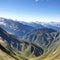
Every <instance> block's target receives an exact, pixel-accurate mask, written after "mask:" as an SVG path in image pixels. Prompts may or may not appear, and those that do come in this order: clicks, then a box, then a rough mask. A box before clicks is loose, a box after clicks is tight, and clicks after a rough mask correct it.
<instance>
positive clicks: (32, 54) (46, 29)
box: [0, 18, 60, 60]
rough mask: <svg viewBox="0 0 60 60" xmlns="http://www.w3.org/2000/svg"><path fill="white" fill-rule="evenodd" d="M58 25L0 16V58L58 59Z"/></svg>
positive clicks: (59, 58) (59, 30) (27, 59)
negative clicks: (20, 20) (21, 20)
mask: <svg viewBox="0 0 60 60" xmlns="http://www.w3.org/2000/svg"><path fill="white" fill-rule="evenodd" d="M59 25H60V24H59V23H49V24H48V23H39V22H38V23H35V22H32V23H27V22H18V21H13V20H12V19H6V18H0V60H6V59H7V60H60V27H59ZM51 26H54V28H52V27H51ZM56 27H57V28H56Z"/></svg>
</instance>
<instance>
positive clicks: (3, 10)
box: [0, 0, 60, 22]
mask: <svg viewBox="0 0 60 60" xmlns="http://www.w3.org/2000/svg"><path fill="white" fill-rule="evenodd" d="M0 17H4V18H10V19H13V20H17V21H25V22H36V21H38V22H60V0H0Z"/></svg>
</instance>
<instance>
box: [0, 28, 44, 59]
mask: <svg viewBox="0 0 60 60" xmlns="http://www.w3.org/2000/svg"><path fill="white" fill-rule="evenodd" d="M0 37H1V40H0V41H1V42H2V41H4V42H5V44H6V47H7V49H9V50H11V51H13V52H14V53H17V55H18V57H19V56H20V57H22V59H28V58H29V57H38V56H40V55H42V54H43V52H44V50H43V49H42V48H41V47H40V46H38V45H36V44H34V43H30V42H27V41H24V40H18V39H17V38H16V37H15V36H13V35H10V34H8V33H7V32H6V31H4V30H3V29H2V28H0ZM11 51H10V52H11ZM37 51H38V52H37ZM18 59H20V58H18Z"/></svg>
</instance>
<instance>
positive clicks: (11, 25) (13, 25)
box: [0, 18, 34, 37]
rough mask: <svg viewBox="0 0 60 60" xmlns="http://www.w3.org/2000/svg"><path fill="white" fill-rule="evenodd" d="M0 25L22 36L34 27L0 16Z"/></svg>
mask: <svg viewBox="0 0 60 60" xmlns="http://www.w3.org/2000/svg"><path fill="white" fill-rule="evenodd" d="M0 27H2V28H3V29H4V30H6V31H7V32H8V33H10V34H12V35H15V36H17V37H22V36H24V35H25V34H27V33H29V32H31V31H33V30H34V28H33V27H31V26H28V25H24V24H22V23H20V22H18V21H13V20H12V19H6V18H0Z"/></svg>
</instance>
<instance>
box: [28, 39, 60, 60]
mask: <svg viewBox="0 0 60 60" xmlns="http://www.w3.org/2000/svg"><path fill="white" fill-rule="evenodd" d="M29 60H60V40H59V41H57V42H55V43H53V44H52V45H51V46H50V47H49V48H48V51H47V53H45V54H43V55H42V56H40V57H37V58H31V59H29Z"/></svg>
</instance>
